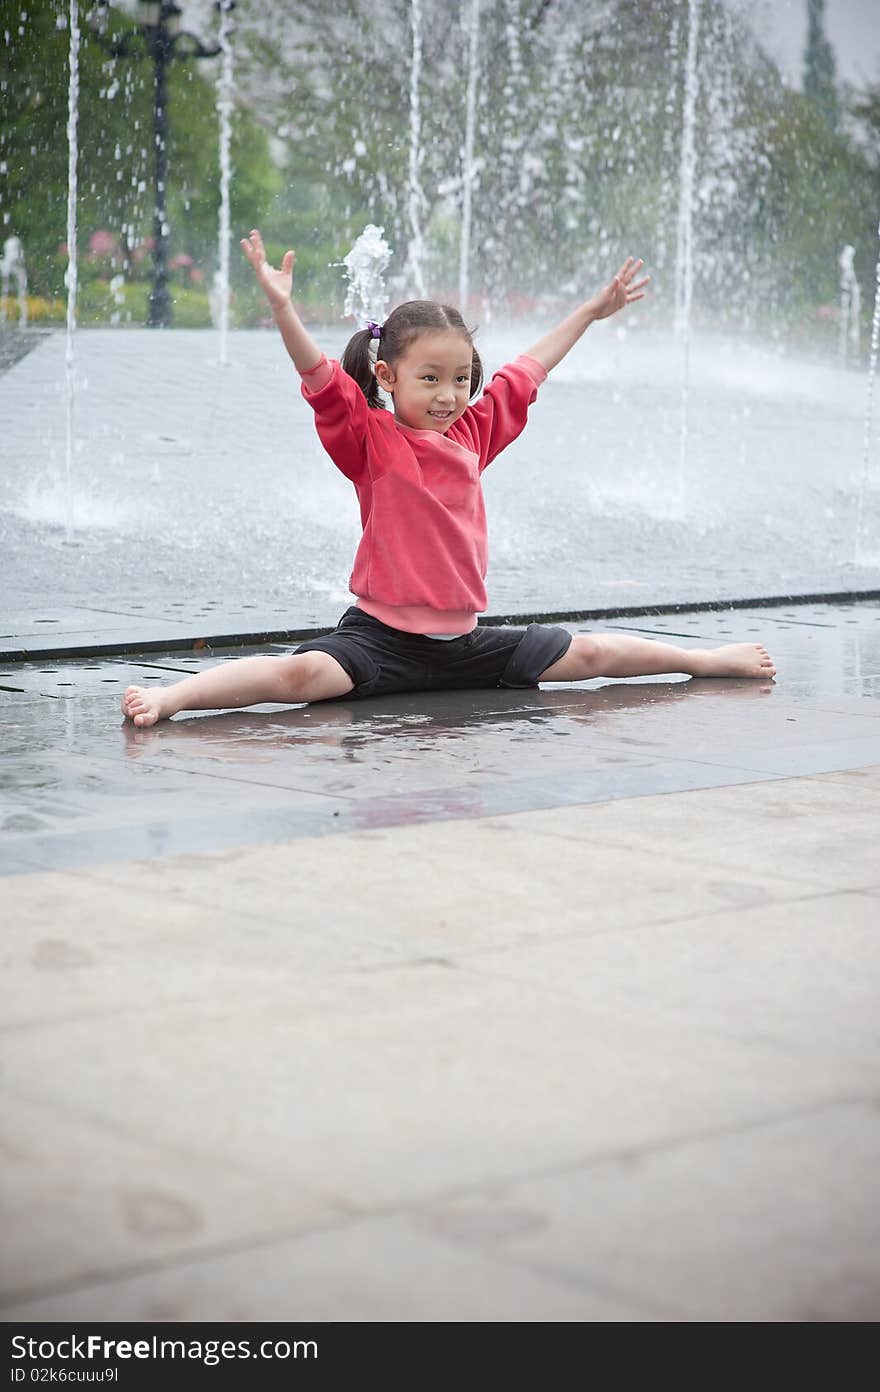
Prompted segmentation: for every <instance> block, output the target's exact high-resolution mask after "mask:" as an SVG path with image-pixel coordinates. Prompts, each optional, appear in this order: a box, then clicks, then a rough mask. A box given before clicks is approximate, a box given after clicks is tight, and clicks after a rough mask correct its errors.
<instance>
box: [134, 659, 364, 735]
mask: <svg viewBox="0 0 880 1392" xmlns="http://www.w3.org/2000/svg"><path fill="white" fill-rule="evenodd" d="M352 685H353V683H352V681H351V678H350V677H349V676H348V674H347V672H346V671H345V669H344V668H343V667H342V666H341V665H340V664H339V663H338V662H337V661H336V659H335V657H331V656H330V654H329V653H323V652H305V653H292V654H290V655H287V656H284V657H242V658H238V659H237V660H236V661H234V662H224V663H223V664H222V666H220V667H210V668H208V670H207V671H206V672H197V673H196V674H195V675H194V676H192V677H184V679H183V681H179V682H174V683H173V684H172V685H171V686H158V687H157V686H150V687H143V686H130V687H129V688H128V690H127V691H126V693H125V695H124V697H123V698H122V711H123V714H124V715H125V716H127V718H128V719H129V720H131V721H132V722H133V723H134V724H135V725H139V726H145V725H155V723H156V721H157V720H166V719H167V718H168V716H170V715H176V714H177V712H178V711H182V710H230V709H231V710H237V709H239V708H240V707H241V706H259V705H262V704H263V702H272V703H273V704H274V703H277V704H279V705H295V704H296V703H297V702H300V701H326V700H328V699H329V698H330V697H332V696H344V695H345V694H346V692H348V691H351V689H352Z"/></svg>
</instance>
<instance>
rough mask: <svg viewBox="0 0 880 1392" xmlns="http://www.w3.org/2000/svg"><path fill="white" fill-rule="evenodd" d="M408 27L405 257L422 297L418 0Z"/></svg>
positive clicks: (422, 205) (419, 20) (420, 26)
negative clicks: (407, 175) (407, 155)
mask: <svg viewBox="0 0 880 1392" xmlns="http://www.w3.org/2000/svg"><path fill="white" fill-rule="evenodd" d="M410 23H411V27H412V64H411V67H410V76H409V183H408V188H407V211H408V214H409V232H410V244H409V255H408V258H407V268H408V272H409V276H410V278H411V280H412V283H413V286H414V288H415V292H416V296H417V298H418V299H424V298H425V272H424V266H423V262H424V255H425V247H424V238H423V235H422V212H423V209H424V206H425V195H424V193H423V191H422V185H421V180H420V177H419V168H420V165H421V162H422V113H421V93H420V90H419V84H420V82H421V75H422V0H410Z"/></svg>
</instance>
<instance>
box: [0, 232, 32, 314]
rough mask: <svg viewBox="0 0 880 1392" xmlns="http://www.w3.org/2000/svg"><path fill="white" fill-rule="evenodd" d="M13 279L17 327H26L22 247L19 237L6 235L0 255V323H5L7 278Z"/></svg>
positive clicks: (25, 292) (25, 269)
mask: <svg viewBox="0 0 880 1392" xmlns="http://www.w3.org/2000/svg"><path fill="white" fill-rule="evenodd" d="M10 277H12V278H13V279H14V280H15V285H16V294H17V299H18V327H19V328H20V329H26V328H27V319H28V311H27V268H26V266H25V261H24V247H23V246H22V244H21V238H20V237H7V238H6V241H5V242H4V243H3V256H2V257H0V324H5V323H6V299H7V296H8V295H9V280H10Z"/></svg>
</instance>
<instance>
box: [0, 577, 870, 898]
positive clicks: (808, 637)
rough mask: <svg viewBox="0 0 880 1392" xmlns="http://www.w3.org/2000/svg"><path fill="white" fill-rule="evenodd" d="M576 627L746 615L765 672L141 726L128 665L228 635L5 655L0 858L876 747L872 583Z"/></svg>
mask: <svg viewBox="0 0 880 1392" xmlns="http://www.w3.org/2000/svg"><path fill="white" fill-rule="evenodd" d="M570 627H571V628H572V630H573V631H578V630H579V629H580V628H582V627H583V626H582V625H570ZM592 627H593V628H599V627H604V628H619V629H621V630H623V629H625V630H626V631H638V632H640V633H646V634H654V635H656V636H657V637H663V638H668V639H669V640H670V641H675V642H678V641H682V642H683V643H684V645H685V646H687V645H688V644H693V645H699V646H714V645H717V644H718V643H720V642H729V641H732V640H734V639H737V638H738V639H748V638H750V637H751V636H752V635H753V634H754V635H758V634H760V635H761V639H762V641H764V642H765V643H766V645H767V647H768V648H769V649H770V651H771V653H772V654H773V656H774V658H775V659H776V662H777V666H778V670H779V676H778V680H777V682H775V683H772V684H768V683H760V682H754V681H707V680H702V681H697V680H690V679H687V678H684V677H674V676H673V677H670V678H669V679H665V680H664V679H661V680H658V679H656V678H643V679H638V680H629V681H613V682H585V683H579V684H577V685H562V684H559V685H555V686H547V687H544V688H541V689H540V690H534V691H521V692H516V691H501V690H499V691H462V692H448V693H439V694H438V693H431V694H424V695H423V694H419V693H414V694H412V695H399V696H393V697H387V698H380V699H377V700H373V701H368V702H366V701H365V702H357V701H340V702H332V703H327V704H319V705H314V706H297V707H290V708H282V707H272V706H264V707H259V708H252V709H249V710H246V711H234V712H224V713H219V714H207V715H202V714H192V715H188V716H178V717H176V718H175V719H174V720H172V721H168V722H164V723H163V724H161V725H159V726H156V727H154V728H153V729H150V730H137V729H135V728H134V727H133V726H131V725H129V724H127V723H126V722H123V721H122V720H121V716H120V714H119V704H118V703H119V698H120V695H121V692H122V690H123V689H124V687H125V686H126V685H127V684H128V683H130V682H133V681H134V682H139V683H141V684H146V683H148V682H154V681H156V682H158V681H168V680H173V679H174V678H175V676H176V675H178V674H179V675H183V674H184V673H186V672H190V671H195V670H198V668H199V666H201V665H205V664H207V663H213V662H217V661H219V660H227V661H234V660H236V657H237V656H239V653H234V654H221V653H216V654H213V655H212V656H210V657H202V656H194V655H191V654H187V655H186V656H181V655H179V654H174V655H169V656H166V657H163V656H161V655H157V656H153V655H150V656H140V657H133V658H131V659H128V660H114V661H112V662H102V661H99V660H95V659H93V660H91V661H89V660H82V661H78V662H70V663H67V664H64V665H61V664H58V663H50V662H41V663H25V664H7V665H6V666H5V667H4V668H3V670H2V671H0V709H2V731H3V741H2V748H3V760H2V784H0V828H2V830H3V831H4V833H5V835H4V837H3V843H2V847H0V872H2V873H5V874H14V873H19V872H26V871H29V870H34V869H66V868H74V867H76V866H79V865H90V864H92V865H93V864H101V863H106V862H111V861H117V860H120V859H131V858H151V857H161V856H166V855H171V854H177V853H182V852H201V851H208V850H219V849H224V848H228V847H230V846H236V845H251V844H258V843H262V842H272V841H281V840H286V839H288V838H290V837H298V836H301V837H313V836H323V835H326V834H332V833H334V832H340V831H357V830H364V831H366V830H369V829H371V828H378V827H386V826H396V825H405V824H408V823H414V822H426V821H438V820H448V819H459V818H465V819H466V818H474V817H485V816H492V815H497V814H499V813H505V812H518V811H527V810H532V809H537V808H546V807H561V806H570V805H576V804H580V803H590V802H601V801H606V800H609V799H616V798H629V797H639V796H644V795H648V794H652V793H663V792H673V791H682V790H685V789H692V788H708V787H716V786H721V785H728V784H733V783H748V782H755V781H762V780H767V779H775V778H785V777H790V776H792V775H797V774H807V773H822V772H828V771H831V770H833V769H838V768H855V767H861V766H866V765H869V764H880V723H878V717H880V700H878V698H880V605H878V604H872V603H863V604H858V605H850V606H832V605H816V606H802V607H794V608H786V609H779V610H774V609H768V610H758V611H754V612H751V611H742V610H740V611H734V612H731V611H722V612H719V613H714V612H713V613H699V614H676V615H674V616H661V617H659V618H657V619H650V618H643V619H636V620H632V621H630V622H628V623H623V622H619V623H605V624H602V625H593V626H592ZM265 650H266V651H280V649H271V648H269V649H265Z"/></svg>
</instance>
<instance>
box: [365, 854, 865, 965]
mask: <svg viewBox="0 0 880 1392" xmlns="http://www.w3.org/2000/svg"><path fill="white" fill-rule="evenodd" d="M537 834H538V835H541V834H542V833H540V832H539V833H537ZM646 854H649V855H650V854H653V853H652V852H650V851H648V852H646ZM663 859H664V860H665V861H667V862H668V861H669V859H670V857H669V856H664V857H663ZM768 878H769V877H768ZM773 879H774V880H780V881H781V882H782V883H783V884H785V885H788V884H790V885H791V888H792V890H793V891H798V890H800V889H802V888H806V887H805V886H804V884H803V881H799V880H792V881H787V880H785V878H784V877H783V876H777V875H774V876H773ZM877 892H878V893H880V890H878V891H877ZM842 895H854V896H856V897H858V896H859V895H866V896H868V897H873V896H872V894H871V891H869V890H865V889H833V888H829V887H828V886H827V885H819V886H817V887H816V888H814V889H813V888H811V889H809V890H806V892H804V893H796V892H794V893H792V894H790V895H786V896H785V897H779V898H777V897H775V896H772V895H768V896H767V897H766V898H765V899H764V900H762V901H761V902H757V901H756V902H755V903H752V904H729V905H727V906H726V907H722V906H718V907H717V908H714V909H713V908H702V909H694V910H693V911H692V912H690V913H681V914H672V915H670V916H665V917H663V918H648V919H644V918H643V919H640V921H639V922H638V923H621V924H618V925H615V926H609V927H603V928H595V929H592V928H591V929H589V930H587V931H584V930H583V928H581V929H572V928H566V929H563V930H562V931H561V932H559V933H540V934H535V935H534V936H532V937H529V938H528V939H522V938H520V939H519V940H518V941H517V942H511V943H495V944H493V945H492V946H491V947H475V948H472V949H470V950H469V949H467V948H465V949H464V950H458V951H456V952H455V954H454V956H453V957H452V958H451V960H452V961H453V962H454V963H458V962H459V961H460V962H462V963H463V964H466V965H467V966H471V965H472V964H473V962H474V960H475V958H476V959H478V958H480V957H481V956H491V957H495V956H501V955H503V954H506V953H514V952H516V951H518V950H519V949H521V948H523V947H529V948H536V947H543V946H544V945H545V944H547V945H550V944H553V945H556V944H564V943H566V942H583V943H587V942H589V943H592V942H595V941H597V940H599V939H601V938H612V937H613V938H616V937H619V936H620V935H621V934H625V935H626V936H627V937H629V936H631V935H632V934H634V933H652V932H654V930H655V929H658V928H670V927H673V926H675V925H676V924H679V923H681V924H686V923H690V922H692V921H693V920H694V919H703V918H706V919H715V918H726V917H730V916H732V915H736V914H740V915H746V914H750V913H753V912H758V913H760V912H762V911H763V910H764V909H767V908H773V907H774V906H781V905H789V904H804V903H812V901H813V900H815V899H839V898H840V897H841V896H842ZM386 965H391V964H390V963H389V964H383V967H384V966H386ZM487 974H488V975H492V976H495V975H497V976H500V977H503V978H504V980H506V981H513V980H519V979H520V978H514V977H510V976H508V975H507V973H506V972H489V973H487Z"/></svg>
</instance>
